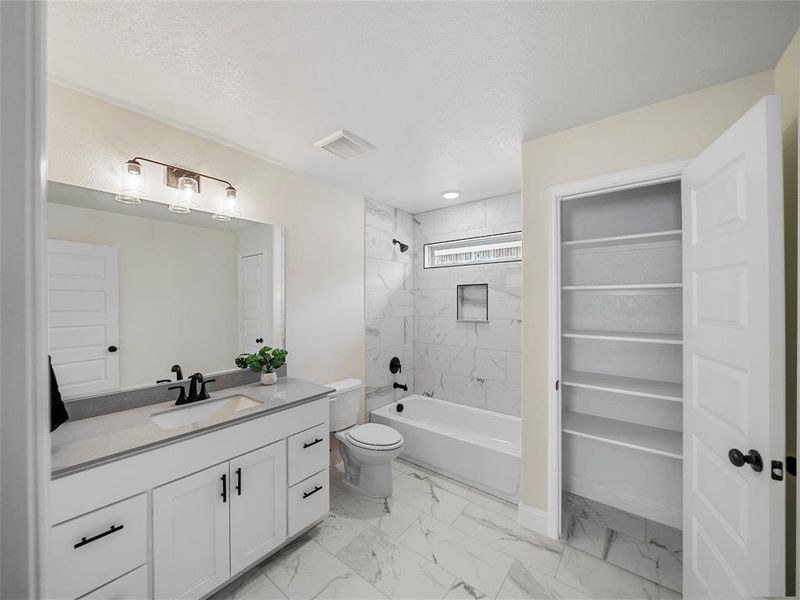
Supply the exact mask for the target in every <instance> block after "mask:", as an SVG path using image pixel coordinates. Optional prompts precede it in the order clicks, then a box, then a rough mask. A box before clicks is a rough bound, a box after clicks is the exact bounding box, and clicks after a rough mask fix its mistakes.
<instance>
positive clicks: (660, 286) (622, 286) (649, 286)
mask: <svg viewBox="0 0 800 600" xmlns="http://www.w3.org/2000/svg"><path fill="white" fill-rule="evenodd" d="M682 287H683V284H682V283H612V284H602V285H562V286H561V289H562V290H564V291H579V290H665V289H680V288H682Z"/></svg>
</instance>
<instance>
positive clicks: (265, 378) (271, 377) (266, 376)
mask: <svg viewBox="0 0 800 600" xmlns="http://www.w3.org/2000/svg"><path fill="white" fill-rule="evenodd" d="M276 381H278V374H277V373H275V372H274V371H273V372H272V373H261V385H272V384H273V383H275V382H276Z"/></svg>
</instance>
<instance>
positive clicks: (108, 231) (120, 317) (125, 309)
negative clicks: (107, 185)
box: [47, 182, 285, 399]
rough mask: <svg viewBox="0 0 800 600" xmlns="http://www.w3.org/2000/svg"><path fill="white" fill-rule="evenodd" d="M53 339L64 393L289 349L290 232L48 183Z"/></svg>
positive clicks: (223, 365)
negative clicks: (286, 252)
mask: <svg viewBox="0 0 800 600" xmlns="http://www.w3.org/2000/svg"><path fill="white" fill-rule="evenodd" d="M47 199H48V215H47V216H48V225H47V229H48V249H47V258H48V270H47V273H48V292H49V293H48V301H49V306H48V335H49V350H50V356H51V360H52V364H53V368H54V370H55V373H56V377H57V378H58V382H59V388H60V391H61V394H62V396H63V397H64V398H65V399H75V398H80V397H84V396H94V395H98V394H103V393H109V392H115V391H121V390H128V389H133V388H139V387H143V386H148V385H154V384H155V383H156V382H157V381H160V380H165V379H171V380H173V381H174V380H175V379H176V373H175V372H172V371H171V368H172V366H173V365H176V364H178V365H181V367H182V369H183V373H184V377H188V376H189V375H191V374H192V373H194V372H197V371H200V372H202V373H203V374H204V375H210V374H214V373H221V372H225V371H231V370H236V367H235V365H234V362H233V361H234V358H235V357H236V356H237V355H238V354H240V353H242V352H255V351H256V350H258V349H259V348H261V347H262V346H272V347H276V346H279V347H285V337H284V300H283V279H284V270H283V228H282V227H280V226H276V225H267V224H263V223H257V222H253V221H247V220H244V219H234V218H232V219H231V220H229V221H216V220H213V219H212V218H211V214H210V213H206V212H202V211H199V210H192V212H190V213H188V214H177V213H173V212H170V211H169V210H167V205H165V204H161V203H157V202H149V201H146V200H142V202H141V204H122V203H120V202H116V201H115V200H114V195H113V194H109V193H106V192H100V191H97V190H90V189H86V188H81V187H76V186H71V185H65V184H61V183H55V182H49V183H48V191H47Z"/></svg>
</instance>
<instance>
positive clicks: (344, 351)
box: [47, 84, 364, 383]
mask: <svg viewBox="0 0 800 600" xmlns="http://www.w3.org/2000/svg"><path fill="white" fill-rule="evenodd" d="M47 153H48V162H49V164H48V170H49V176H48V177H49V179H51V180H54V181H59V182H62V183H68V184H72V185H79V186H83V187H87V188H93V189H98V190H102V191H106V192H116V191H118V188H119V184H120V170H121V168H122V166H123V164H124V162H125V161H126V160H128V159H130V158H132V157H133V156H136V155H141V156H147V157H151V158H154V159H157V160H160V161H163V162H168V163H172V164H176V165H180V166H184V167H186V168H190V169H193V170H197V171H202V172H206V173H209V174H211V175H215V176H218V177H222V178H224V179H228V180H230V181H232V182H233V183H234V185H235V186H236V188H237V189H238V190H239V193H240V196H241V198H242V216H243V217H245V218H248V219H253V220H257V221H261V222H265V223H274V224H278V225H283V226H285V227H286V339H287V349H288V350H289V356H288V365H289V372H290V373H291V374H292V375H293V376H295V377H302V378H306V379H309V380H312V381H317V382H320V383H325V382H327V381H331V380H335V379H340V378H343V377H357V378H359V379H362V380H363V378H364V199H363V197H362V196H358V195H356V194H353V193H350V192H347V191H343V190H340V189H337V188H334V187H332V186H330V185H327V184H324V183H321V182H319V181H317V180H314V179H312V178H310V177H306V176H303V175H300V174H298V173H295V172H294V171H290V170H288V169H286V168H283V167H280V166H278V165H276V164H274V163H270V162H267V161H264V160H261V159H259V158H256V157H254V156H251V155H249V154H246V153H244V152H240V151H238V150H234V149H232V148H229V147H227V146H223V145H221V144H218V143H215V142H212V141H209V140H207V139H205V138H202V137H199V136H196V135H193V134H191V133H188V132H186V131H183V130H181V129H177V128H175V127H172V126H169V125H165V124H163V123H160V122H158V121H155V120H153V119H150V118H147V117H144V116H142V115H140V114H137V113H133V112H131V111H128V110H125V109H123V108H120V107H118V106H115V105H112V104H109V103H107V102H104V101H102V100H99V99H96V98H93V97H91V96H87V95H85V94H81V93H79V92H76V91H73V90H70V89H67V88H65V87H62V86H59V85H55V84H49V85H48V102H47ZM148 175H149V173H148ZM211 186H212V184H209V188H208V189H209V190H210V189H211ZM169 192H171V193H167V190H165V188H164V187H163V186H162V185H161V184H160V182H159V181H158V177H149V185H148V190H147V193H146V194H145V197H147V198H148V199H150V200H155V201H161V202H169V201H170V199H171V198H172V197H173V196H172V194H173V193H174V190H169ZM204 206H205V207H206V208H208V209H213V208H214V206H213V205H212V204H209V203H206V204H205V205H204ZM186 368H187V369H189V370H191V369H193V367H192V366H191V365H186Z"/></svg>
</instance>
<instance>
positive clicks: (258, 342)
mask: <svg viewBox="0 0 800 600" xmlns="http://www.w3.org/2000/svg"><path fill="white" fill-rule="evenodd" d="M263 343H264V338H256V344H263Z"/></svg>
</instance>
